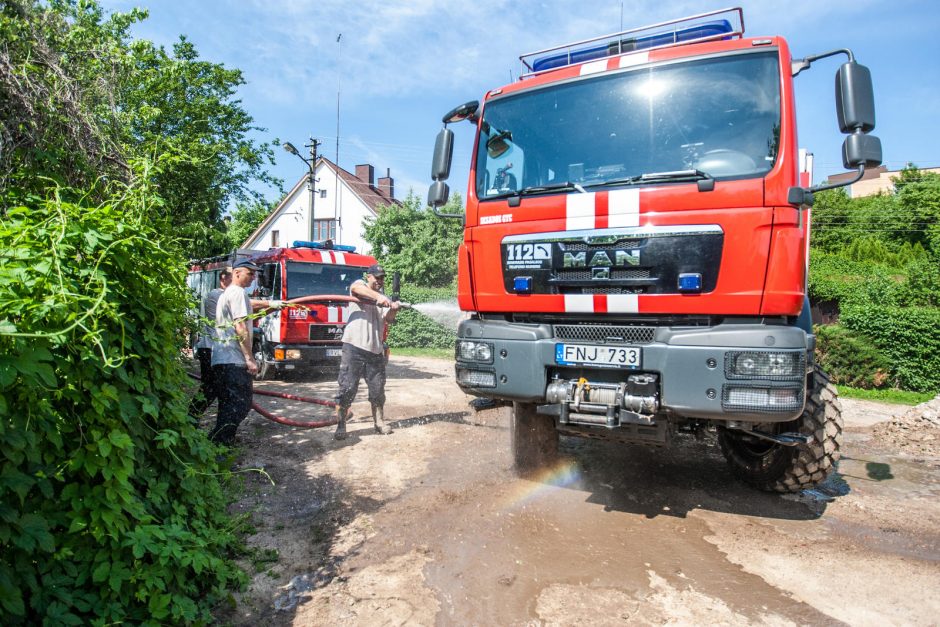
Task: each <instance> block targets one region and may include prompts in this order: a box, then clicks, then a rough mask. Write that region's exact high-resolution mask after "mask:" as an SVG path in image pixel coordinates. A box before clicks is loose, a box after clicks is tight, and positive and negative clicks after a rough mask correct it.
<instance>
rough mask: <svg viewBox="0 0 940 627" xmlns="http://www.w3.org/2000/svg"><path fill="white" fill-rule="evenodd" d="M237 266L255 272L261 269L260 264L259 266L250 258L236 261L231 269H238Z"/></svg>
mask: <svg viewBox="0 0 940 627" xmlns="http://www.w3.org/2000/svg"><path fill="white" fill-rule="evenodd" d="M239 268H245V269H246V270H254V271H255V272H257V271H258V270H260V269H261V266H259V265H258V264H256V263H255V262H254V261H252V260H250V259H242V260H241V261H239V262H237V263H236V264H235V265H234V266H232V269H233V270H238V269H239Z"/></svg>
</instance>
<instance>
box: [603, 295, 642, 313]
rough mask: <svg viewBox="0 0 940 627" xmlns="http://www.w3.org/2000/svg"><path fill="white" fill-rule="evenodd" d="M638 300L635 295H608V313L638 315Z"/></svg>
mask: <svg viewBox="0 0 940 627" xmlns="http://www.w3.org/2000/svg"><path fill="white" fill-rule="evenodd" d="M638 301H639V299H638V298H637V295H636V294H608V295H607V312H608V313H638V312H639V311H640V309H639V302H638Z"/></svg>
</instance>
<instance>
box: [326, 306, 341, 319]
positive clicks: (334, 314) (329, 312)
mask: <svg viewBox="0 0 940 627" xmlns="http://www.w3.org/2000/svg"><path fill="white" fill-rule="evenodd" d="M326 321H327V322H339V307H327V308H326Z"/></svg>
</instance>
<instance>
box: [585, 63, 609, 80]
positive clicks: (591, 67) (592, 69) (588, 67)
mask: <svg viewBox="0 0 940 627" xmlns="http://www.w3.org/2000/svg"><path fill="white" fill-rule="evenodd" d="M606 69H607V59H601V60H600V61H592V62H591V63H585V64H584V65H582V66H581V76H585V75H587V74H597V73H598V72H603V71H605V70H606Z"/></svg>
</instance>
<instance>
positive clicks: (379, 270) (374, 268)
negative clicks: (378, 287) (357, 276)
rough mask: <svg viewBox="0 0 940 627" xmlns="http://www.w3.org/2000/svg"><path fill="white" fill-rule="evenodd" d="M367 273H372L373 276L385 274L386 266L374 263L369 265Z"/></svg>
mask: <svg viewBox="0 0 940 627" xmlns="http://www.w3.org/2000/svg"><path fill="white" fill-rule="evenodd" d="M366 274H371V275H372V276H374V277H376V278H378V277H381V276H385V268H383V267H382V266H380V265H379V264H377V263H374V264H372V265H371V266H369V269H368V270H366Z"/></svg>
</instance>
